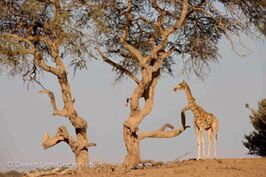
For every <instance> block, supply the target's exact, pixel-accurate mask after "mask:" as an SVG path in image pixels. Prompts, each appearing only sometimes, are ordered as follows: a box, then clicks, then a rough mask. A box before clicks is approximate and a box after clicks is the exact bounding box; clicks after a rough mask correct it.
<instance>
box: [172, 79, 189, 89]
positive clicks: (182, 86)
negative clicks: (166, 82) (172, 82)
mask: <svg viewBox="0 0 266 177" xmlns="http://www.w3.org/2000/svg"><path fill="white" fill-rule="evenodd" d="M186 87H187V83H186V81H184V80H183V81H182V82H181V83H179V84H177V85H176V87H175V88H174V91H175V92H176V91H177V90H185V89H186Z"/></svg>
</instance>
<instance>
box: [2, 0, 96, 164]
mask: <svg viewBox="0 0 266 177" xmlns="http://www.w3.org/2000/svg"><path fill="white" fill-rule="evenodd" d="M81 2H83V1H78V0H16V1H15V0H1V1H0V8H1V11H0V64H1V65H0V66H1V67H2V68H5V69H9V72H10V73H11V74H12V75H22V76H23V78H24V80H26V81H31V82H32V81H33V82H36V83H38V84H39V85H40V86H41V87H42V88H43V90H41V91H40V93H42V94H47V95H48V96H49V98H50V102H51V106H52V108H53V115H54V116H61V117H66V118H68V120H69V121H70V122H71V124H72V125H73V126H74V128H75V133H76V138H73V137H72V136H71V135H70V134H69V133H68V131H67V129H66V127H65V126H60V127H59V128H58V130H57V133H56V134H55V136H53V137H50V135H49V134H48V133H45V134H44V139H43V144H42V145H43V148H44V149H47V148H50V147H52V146H54V145H56V144H58V143H60V142H65V143H67V144H68V145H69V146H70V148H71V150H72V151H73V153H74V154H75V157H76V162H77V165H78V166H79V167H80V166H87V164H88V147H90V146H95V144H93V143H89V142H88V136H87V127H88V124H87V121H86V120H85V119H83V118H82V117H81V116H80V115H79V114H78V112H77V111H76V109H75V106H74V99H73V97H72V92H71V87H70V85H69V82H68V72H67V70H66V67H65V62H66V61H67V58H68V57H66V56H69V57H73V59H71V60H70V64H71V65H73V66H74V69H75V70H76V69H82V68H85V67H86V62H85V59H84V57H89V56H88V54H90V53H89V50H88V48H89V45H90V44H91V41H89V38H88V37H86V36H85V35H84V32H86V31H88V29H86V28H85V27H84V26H83V25H84V24H83V23H82V22H83V20H82V19H83V15H84V14H83V12H84V11H83V10H82V9H83V3H81ZM87 11H88V9H87ZM87 11H86V18H88V16H87ZM41 72H47V73H50V74H52V75H53V76H55V78H56V79H57V81H58V83H59V86H60V89H61V94H62V100H63V108H62V109H60V108H58V106H57V102H56V99H55V97H54V93H53V92H52V91H50V90H47V89H46V88H45V87H44V86H43V85H42V84H41V82H40V80H39V74H40V73H41Z"/></svg>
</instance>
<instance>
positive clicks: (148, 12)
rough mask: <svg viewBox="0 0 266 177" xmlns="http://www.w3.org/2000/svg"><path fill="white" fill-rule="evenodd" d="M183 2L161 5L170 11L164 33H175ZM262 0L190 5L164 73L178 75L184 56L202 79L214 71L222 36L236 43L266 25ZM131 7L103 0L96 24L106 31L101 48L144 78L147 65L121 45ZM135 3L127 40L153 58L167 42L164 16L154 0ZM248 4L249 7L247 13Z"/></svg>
mask: <svg viewBox="0 0 266 177" xmlns="http://www.w3.org/2000/svg"><path fill="white" fill-rule="evenodd" d="M253 1H255V0H253ZM182 2H183V1H175V0H157V1H156V3H157V4H158V7H159V8H160V9H161V11H164V13H165V14H164V16H163V18H162V24H161V27H162V28H163V29H165V30H167V29H169V28H170V27H171V26H172V25H173V24H174V23H175V22H176V21H178V19H179V18H180V14H181V10H182ZM260 2H262V1H259V0H257V1H256V2H252V0H249V1H237V0H235V1H229V0H219V1H217V0H210V1H204V0H193V1H189V6H188V13H187V17H186V20H185V23H184V24H183V25H182V27H181V28H179V29H176V31H175V32H174V33H173V34H172V35H171V36H170V37H169V38H168V44H167V45H166V46H165V48H164V51H167V50H169V49H173V48H174V49H176V50H175V53H173V54H172V55H171V56H169V57H168V59H167V60H165V61H164V63H163V67H162V68H161V69H162V71H164V72H165V73H167V74H172V72H173V71H174V70H173V68H172V67H173V66H174V64H175V63H176V61H177V59H178V58H179V59H182V60H183V63H184V66H183V67H184V69H185V70H186V71H189V72H193V73H195V74H196V75H197V76H199V77H202V76H203V75H204V74H205V73H206V72H207V71H208V70H209V64H210V63H211V62H216V61H217V60H218V59H219V58H220V54H219V48H218V43H219V41H220V39H221V38H222V37H225V38H227V39H230V37H231V36H232V35H235V36H238V35H239V33H240V32H243V31H247V30H250V29H251V28H252V25H251V24H256V26H258V24H259V26H260V27H262V26H263V25H265V24H266V23H263V22H264V21H265V8H262V7H265V6H262V5H265V4H264V3H260ZM263 2H264V1H263ZM127 3H128V2H127V1H118V0H101V1H100V3H99V4H100V5H99V6H98V9H96V12H95V13H100V15H99V16H98V18H97V16H95V17H94V20H95V21H97V22H98V23H96V24H97V25H98V26H99V27H98V29H99V30H100V32H101V42H100V44H101V47H102V48H104V49H105V52H106V54H107V55H108V56H109V57H110V58H112V59H114V60H116V63H119V64H121V65H122V66H123V67H125V68H126V69H127V70H129V71H130V72H132V73H133V74H139V72H140V70H141V66H140V65H139V64H138V63H137V62H135V61H134V57H133V56H132V55H131V54H130V52H128V51H127V50H126V49H125V48H123V46H122V45H121V43H120V38H121V36H122V34H123V31H124V29H125V28H126V26H127V25H128V24H127V15H126V14H127V10H128V9H127V7H128V4H127ZM132 3H133V8H132V20H131V22H130V24H129V34H128V36H127V38H126V41H127V43H128V44H130V45H131V46H133V47H134V48H136V49H137V50H138V51H139V52H141V54H142V55H143V56H149V55H150V54H151V51H152V49H153V48H154V47H156V46H158V45H160V43H161V40H162V36H161V35H160V32H159V30H158V26H156V23H157V21H158V18H160V17H159V11H158V9H156V8H154V6H153V5H152V1H151V0H142V1H139V0H137V1H132ZM259 3H260V4H259ZM232 4H233V5H234V8H232ZM245 4H248V7H247V9H246V8H245V7H246V6H245ZM99 9H101V10H99ZM253 13H254V14H253ZM239 14H244V16H246V18H243V15H241V16H238V15H239ZM247 24H248V25H247ZM258 29H259V28H258ZM262 32H263V30H262ZM230 40H231V39H230ZM178 56H180V57H178ZM180 63H181V62H180ZM116 74H117V76H118V78H123V76H124V75H123V74H124V73H123V72H121V71H120V70H116Z"/></svg>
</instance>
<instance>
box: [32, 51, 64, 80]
mask: <svg viewBox="0 0 266 177" xmlns="http://www.w3.org/2000/svg"><path fill="white" fill-rule="evenodd" d="M34 59H35V60H36V62H37V64H38V66H39V67H40V68H42V69H43V70H44V71H46V72H50V73H52V74H54V75H56V76H59V75H60V72H59V70H57V69H56V68H54V67H52V66H49V65H47V64H46V63H45V62H44V59H43V58H42V54H41V53H40V52H36V53H35V56H34Z"/></svg>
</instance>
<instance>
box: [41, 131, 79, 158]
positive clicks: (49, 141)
mask: <svg viewBox="0 0 266 177" xmlns="http://www.w3.org/2000/svg"><path fill="white" fill-rule="evenodd" d="M61 141H64V142H66V143H67V144H68V145H69V146H70V147H71V149H72V151H73V152H74V153H75V154H77V153H78V152H79V151H80V147H79V145H78V143H77V142H76V141H75V140H74V138H72V137H71V136H70V135H69V133H68V131H67V129H66V127H65V126H60V127H58V129H57V133H56V134H55V136H54V137H50V135H49V133H48V132H45V134H44V137H43V142H42V146H43V148H44V149H48V148H50V147H52V146H54V145H56V144H58V143H60V142H61Z"/></svg>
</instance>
